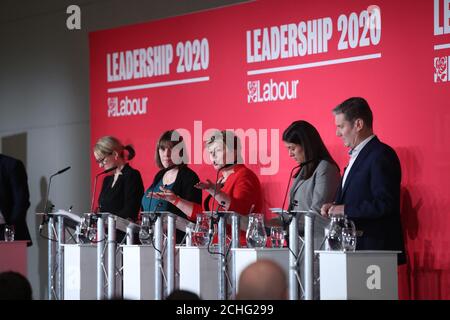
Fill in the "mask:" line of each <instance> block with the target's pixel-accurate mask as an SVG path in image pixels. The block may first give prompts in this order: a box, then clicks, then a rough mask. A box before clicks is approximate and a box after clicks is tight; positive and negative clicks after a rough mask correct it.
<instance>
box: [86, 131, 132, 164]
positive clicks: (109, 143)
mask: <svg viewBox="0 0 450 320" xmlns="http://www.w3.org/2000/svg"><path fill="white" fill-rule="evenodd" d="M125 150H126V151H128V156H127V158H126V160H131V159H133V158H134V156H135V155H136V152H135V151H134V149H133V147H132V146H131V145H126V146H124V145H123V144H122V142H120V140H119V139H117V138H116V137H113V136H104V137H101V138H100V139H98V141H97V143H96V144H95V146H94V153H95V154H97V155H101V156H109V155H110V154H113V152H114V151H115V152H117V154H118V155H119V157H120V158H122V159H125V152H124V151H125Z"/></svg>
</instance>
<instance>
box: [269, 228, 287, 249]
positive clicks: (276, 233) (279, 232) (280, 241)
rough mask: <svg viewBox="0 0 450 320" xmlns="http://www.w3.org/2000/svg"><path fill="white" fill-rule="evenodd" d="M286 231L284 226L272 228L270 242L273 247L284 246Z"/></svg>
mask: <svg viewBox="0 0 450 320" xmlns="http://www.w3.org/2000/svg"><path fill="white" fill-rule="evenodd" d="M284 237H285V233H284V230H283V228H282V227H271V228H270V242H271V244H272V248H283V246H284Z"/></svg>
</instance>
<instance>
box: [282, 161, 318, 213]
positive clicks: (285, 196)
mask: <svg viewBox="0 0 450 320" xmlns="http://www.w3.org/2000/svg"><path fill="white" fill-rule="evenodd" d="M313 161H314V159H311V160H306V161H303V162H302V163H300V164H299V165H296V166H295V167H293V168H292V170H291V173H290V174H289V181H288V184H287V186H286V192H285V193H284V199H283V206H282V207H281V213H283V210H284V205H285V204H286V198H287V195H288V191H289V185H290V184H291V179H292V174H293V173H294V170H295V169H297V168H300V170H299V171H298V173H300V171H301V168H303V167H304V166H305V165H307V164H309V163H311V162H313ZM298 173H297V174H296V175H295V177H297V175H298ZM292 203H296V205H297V203H298V201H295V200H294V201H292V202H291V204H292ZM289 207H290V206H289ZM289 207H288V211H290V208H289Z"/></svg>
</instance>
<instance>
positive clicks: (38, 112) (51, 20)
mask: <svg viewBox="0 0 450 320" xmlns="http://www.w3.org/2000/svg"><path fill="white" fill-rule="evenodd" d="M237 2H243V1H242V0H202V1H200V0H196V1H194V0H192V1H188V0H178V1H175V0H152V1H149V0H148V1H144V0H141V1H139V0H127V1H123V0H112V1H105V0H97V1H95V0H90V1H89V0H84V1H76V2H74V1H66V0H43V1H26V0H21V1H18V0H2V1H1V4H0V137H2V138H4V137H10V136H14V135H17V134H19V135H23V134H25V136H26V139H25V144H26V146H25V148H24V150H26V151H25V153H26V154H25V155H23V156H22V157H23V158H24V159H23V160H24V161H25V165H26V168H27V172H28V184H29V187H30V194H31V196H30V202H31V206H30V209H29V211H28V226H29V229H30V232H31V233H32V237H33V242H34V245H33V246H32V247H31V248H30V249H29V255H28V259H29V263H28V276H29V280H30V282H31V284H32V286H33V296H34V298H35V299H45V298H46V296H47V243H46V241H44V240H43V239H40V238H39V237H38V235H37V234H38V232H37V231H38V225H39V223H40V220H39V219H36V217H35V215H34V213H35V212H36V211H39V209H40V210H42V207H43V198H44V194H45V189H46V183H47V181H46V180H47V177H48V176H49V175H51V174H52V173H54V172H56V171H57V170H59V169H61V168H64V167H66V166H71V167H72V168H71V170H70V171H68V172H66V173H65V174H64V175H61V176H58V177H55V178H54V179H53V181H52V188H51V195H50V200H51V202H52V203H53V204H54V205H55V208H62V209H67V208H68V207H70V206H73V211H74V212H86V211H88V210H89V206H90V160H91V155H90V150H91V146H90V123H89V48H88V33H89V32H90V31H95V30H100V29H108V28H113V27H118V26H122V25H126V24H134V23H139V22H145V21H151V20H154V19H159V18H164V17H169V16H174V15H179V14H184V13H189V12H194V11H198V10H203V9H208V8H213V7H217V6H221V5H226V4H232V3H237ZM70 4H77V5H79V6H80V7H81V28H82V29H81V30H80V31H69V30H67V28H66V19H67V17H68V15H67V14H66V8H67V6H68V5H70ZM21 141H22V140H21ZM18 147H19V146H18ZM0 150H2V147H1V146H0ZM2 152H4V153H12V154H14V153H15V150H14V147H12V149H11V146H9V150H5V148H3V150H2Z"/></svg>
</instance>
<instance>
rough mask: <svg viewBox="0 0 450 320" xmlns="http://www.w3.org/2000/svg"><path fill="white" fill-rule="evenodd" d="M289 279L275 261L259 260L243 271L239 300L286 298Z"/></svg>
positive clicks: (240, 279)
mask: <svg viewBox="0 0 450 320" xmlns="http://www.w3.org/2000/svg"><path fill="white" fill-rule="evenodd" d="M287 293H288V289H287V279H286V274H285V272H284V270H283V269H282V268H281V267H280V266H279V265H278V264H277V263H276V262H274V261H271V260H265V259H263V260H258V261H256V262H254V263H252V264H251V265H249V266H248V267H246V268H245V269H244V271H242V273H241V276H240V278H239V286H238V293H237V297H236V298H237V300H285V299H287V297H288V296H287Z"/></svg>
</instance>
